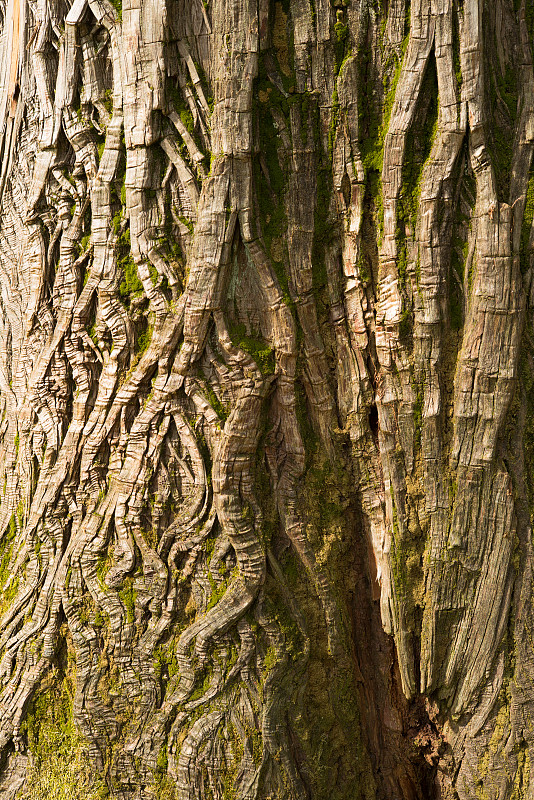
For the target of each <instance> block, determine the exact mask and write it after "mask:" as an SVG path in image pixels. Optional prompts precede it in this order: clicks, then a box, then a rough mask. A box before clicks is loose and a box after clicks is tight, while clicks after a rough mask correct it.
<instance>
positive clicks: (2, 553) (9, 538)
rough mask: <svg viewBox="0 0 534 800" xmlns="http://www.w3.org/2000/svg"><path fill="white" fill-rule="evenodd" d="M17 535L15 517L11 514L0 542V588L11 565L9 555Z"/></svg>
mask: <svg viewBox="0 0 534 800" xmlns="http://www.w3.org/2000/svg"><path fill="white" fill-rule="evenodd" d="M16 533H17V523H16V522H15V515H14V514H13V515H12V517H11V519H10V520H9V526H8V528H7V531H6V532H5V533H4V535H3V537H2V541H1V542H0V558H1V559H2V560H1V561H0V587H2V586H4V584H5V582H6V581H7V578H8V575H9V565H10V563H11V555H12V553H13V545H14V542H15V536H16Z"/></svg>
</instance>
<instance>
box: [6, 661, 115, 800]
mask: <svg viewBox="0 0 534 800" xmlns="http://www.w3.org/2000/svg"><path fill="white" fill-rule="evenodd" d="M72 696H73V688H72V684H71V682H70V680H69V679H68V678H66V677H63V678H61V677H60V676H58V677H57V678H56V680H55V681H54V682H53V684H52V686H51V687H50V688H48V689H46V690H44V691H39V692H37V693H36V694H35V696H34V698H33V700H32V701H31V703H30V706H29V709H28V713H27V716H26V721H25V722H24V723H23V726H22V733H23V734H24V733H25V734H26V736H27V740H28V749H29V751H30V753H31V754H32V764H31V767H30V768H29V771H28V777H27V781H26V783H25V786H24V789H23V791H22V793H21V794H19V795H18V797H19V798H20V800H49V798H52V797H53V798H54V800H98V798H100V797H102V796H103V791H104V783H103V781H102V780H101V779H100V778H96V777H95V775H94V773H93V772H92V771H91V769H90V767H89V764H88V761H87V758H86V757H85V754H84V753H83V741H82V738H81V736H80V735H79V733H78V732H77V730H76V728H75V726H74V723H73V719H72Z"/></svg>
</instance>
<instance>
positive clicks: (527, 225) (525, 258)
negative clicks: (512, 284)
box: [519, 170, 534, 272]
mask: <svg viewBox="0 0 534 800" xmlns="http://www.w3.org/2000/svg"><path fill="white" fill-rule="evenodd" d="M533 220H534V171H532V170H531V173H530V176H529V180H528V189H527V199H526V203H525V211H524V214H523V223H522V225H521V245H520V251H519V253H520V258H521V271H522V272H526V270H527V269H528V268H529V266H530V251H529V247H528V243H529V239H530V231H531V229H532V222H533Z"/></svg>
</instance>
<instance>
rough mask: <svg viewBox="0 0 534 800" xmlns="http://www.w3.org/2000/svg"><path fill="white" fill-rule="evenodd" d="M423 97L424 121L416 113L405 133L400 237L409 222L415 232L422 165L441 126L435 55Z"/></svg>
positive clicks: (431, 59) (429, 68)
mask: <svg viewBox="0 0 534 800" xmlns="http://www.w3.org/2000/svg"><path fill="white" fill-rule="evenodd" d="M421 97H422V98H423V102H424V103H425V105H424V106H423V108H422V109H421V111H422V112H423V115H422V116H423V118H422V120H421V124H419V119H418V115H417V113H416V117H415V120H414V123H413V125H412V128H411V129H410V131H409V132H408V135H407V137H406V150H405V156H404V161H403V167H402V185H401V192H400V202H399V212H400V214H399V216H400V220H399V222H400V231H401V233H400V237H401V239H404V237H405V227H406V223H409V224H410V226H411V229H412V234H413V231H414V230H415V225H416V221H417V212H418V209H419V196H420V193H421V180H422V176H423V169H424V166H425V163H426V161H427V160H428V158H429V156H430V151H431V149H432V144H433V142H434V140H435V138H436V132H437V126H438V78H437V70H436V62H435V59H434V58H433V57H432V58H430V59H429V63H428V66H427V69H426V72H425V77H424V80H423V85H422V88H421ZM399 273H400V269H399Z"/></svg>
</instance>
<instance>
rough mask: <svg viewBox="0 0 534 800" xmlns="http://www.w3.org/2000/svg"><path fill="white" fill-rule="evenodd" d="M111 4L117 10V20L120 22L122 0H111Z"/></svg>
mask: <svg viewBox="0 0 534 800" xmlns="http://www.w3.org/2000/svg"><path fill="white" fill-rule="evenodd" d="M111 5H112V6H113V8H114V9H115V11H116V12H117V16H118V18H119V20H120V21H121V22H122V0H111Z"/></svg>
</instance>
